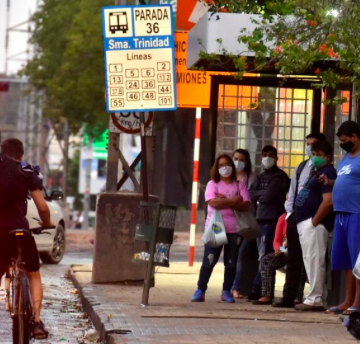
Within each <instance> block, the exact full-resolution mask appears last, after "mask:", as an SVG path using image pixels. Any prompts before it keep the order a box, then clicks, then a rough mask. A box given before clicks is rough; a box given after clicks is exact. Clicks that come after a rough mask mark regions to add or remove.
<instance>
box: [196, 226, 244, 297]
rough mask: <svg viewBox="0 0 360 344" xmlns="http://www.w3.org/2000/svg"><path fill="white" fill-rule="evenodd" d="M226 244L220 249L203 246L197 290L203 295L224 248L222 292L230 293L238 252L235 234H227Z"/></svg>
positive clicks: (237, 236)
mask: <svg viewBox="0 0 360 344" xmlns="http://www.w3.org/2000/svg"><path fill="white" fill-rule="evenodd" d="M226 235H227V238H228V243H227V244H226V245H224V246H220V247H209V246H207V245H205V250H204V258H203V262H202V265H201V269H200V275H199V281H198V288H199V289H200V290H201V291H202V292H204V293H205V291H206V289H207V285H208V283H209V280H210V277H211V274H212V272H213V269H214V267H215V265H216V263H217V262H218V260H219V257H220V254H221V251H222V249H223V247H224V265H225V273H224V284H223V290H224V291H230V289H231V286H232V284H233V281H234V277H235V272H236V262H237V257H238V252H239V245H240V237H239V235H238V234H236V233H227V234H226Z"/></svg>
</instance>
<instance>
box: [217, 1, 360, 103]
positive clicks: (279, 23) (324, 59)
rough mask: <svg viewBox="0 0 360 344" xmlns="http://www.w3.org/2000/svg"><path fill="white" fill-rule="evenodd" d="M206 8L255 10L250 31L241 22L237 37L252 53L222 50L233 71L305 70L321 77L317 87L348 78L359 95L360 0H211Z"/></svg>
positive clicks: (290, 72)
mask: <svg viewBox="0 0 360 344" xmlns="http://www.w3.org/2000/svg"><path fill="white" fill-rule="evenodd" d="M211 10H212V11H221V12H246V13H257V14H260V20H257V21H256V23H257V24H258V28H257V29H255V30H254V31H253V32H252V33H251V34H249V33H247V32H246V28H244V30H243V31H242V32H241V34H240V35H239V37H238V40H239V42H241V43H244V44H246V45H247V47H248V49H249V50H250V51H253V52H254V53H255V58H254V59H251V58H249V57H246V56H235V55H233V54H230V53H227V52H226V51H224V54H225V55H226V56H227V58H228V59H230V60H231V61H232V62H233V64H234V66H235V68H236V69H237V70H238V74H239V77H241V76H242V75H243V74H244V73H245V72H246V71H251V72H259V71H264V70H268V71H269V70H270V71H272V72H274V71H276V72H277V73H280V74H283V75H292V74H304V73H306V74H309V73H311V74H315V75H316V76H317V77H318V78H319V79H321V80H322V82H321V83H320V84H319V85H318V87H331V88H336V85H337V84H339V83H341V82H350V83H354V84H355V85H356V88H357V90H356V95H357V96H359V95H360V35H359V34H358V33H359V32H360V1H352V0H281V1H275V0H272V1H260V0H258V1H256V0H253V1H242V0H215V1H214V2H213V4H212V6H211ZM254 21H255V20H254ZM219 43H220V44H221V41H219ZM213 60H216V58H215V57H213ZM213 62H215V63H216V61H213ZM217 62H219V60H218V61H217ZM334 100H335V101H339V102H343V101H345V100H344V99H334Z"/></svg>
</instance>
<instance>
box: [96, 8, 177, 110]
mask: <svg viewBox="0 0 360 344" xmlns="http://www.w3.org/2000/svg"><path fill="white" fill-rule="evenodd" d="M172 20H173V19H172V8H171V5H156V6H109V7H103V8H102V25H103V37H104V54H105V84H106V109H107V111H108V112H127V111H137V112H145V111H161V110H163V111H166V110H175V109H176V83H175V71H174V68H175V65H174V34H173V24H172Z"/></svg>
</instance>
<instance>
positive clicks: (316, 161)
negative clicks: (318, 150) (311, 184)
mask: <svg viewBox="0 0 360 344" xmlns="http://www.w3.org/2000/svg"><path fill="white" fill-rule="evenodd" d="M311 160H312V163H313V165H314V167H315V168H316V169H318V168H321V167H323V166H324V165H325V164H326V158H325V157H322V156H313V157H312V158H311Z"/></svg>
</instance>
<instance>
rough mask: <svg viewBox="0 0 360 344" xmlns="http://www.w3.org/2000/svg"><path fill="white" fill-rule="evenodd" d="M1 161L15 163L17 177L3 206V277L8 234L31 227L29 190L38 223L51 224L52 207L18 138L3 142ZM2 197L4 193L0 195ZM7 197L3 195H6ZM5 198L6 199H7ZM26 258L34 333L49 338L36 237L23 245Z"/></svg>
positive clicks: (0, 222) (0, 255)
mask: <svg viewBox="0 0 360 344" xmlns="http://www.w3.org/2000/svg"><path fill="white" fill-rule="evenodd" d="M1 156H2V157H3V158H2V159H1V160H2V163H4V164H5V163H11V164H14V165H13V166H14V173H13V174H12V175H11V176H10V177H11V178H14V180H12V185H15V189H16V190H14V194H16V195H17V196H16V197H12V198H11V199H9V200H8V202H4V200H3V199H2V200H1V207H0V277H1V276H3V274H4V273H5V271H6V270H7V268H8V266H9V265H10V262H11V255H12V254H13V247H12V245H11V242H10V241H9V236H8V235H9V233H10V231H12V230H14V229H29V223H28V221H27V219H26V212H27V195H28V193H29V192H30V195H31V197H32V199H33V200H34V203H35V205H36V208H37V210H38V212H39V216H40V219H41V221H40V222H39V224H40V225H41V226H43V227H44V228H49V227H51V226H52V221H51V219H50V211H49V207H48V205H47V203H46V201H45V199H44V197H43V194H42V192H41V190H42V188H43V186H42V181H41V179H40V178H39V177H38V176H37V174H36V173H35V172H34V171H33V170H31V169H29V168H28V169H26V170H24V169H23V168H22V166H21V160H22V158H23V156H24V147H23V144H22V142H21V141H20V140H18V139H7V140H5V141H4V142H3V143H2V144H1ZM0 197H1V196H0ZM3 197H4V196H3ZM5 201H6V200H5ZM22 253H23V260H24V262H25V269H26V271H27V272H28V277H29V281H30V289H31V296H32V302H33V309H34V324H33V326H32V332H33V335H34V338H35V339H46V338H47V336H48V332H47V331H46V330H45V327H44V324H43V323H42V322H41V321H40V309H41V302H42V295H43V289H42V284H41V276H40V271H39V269H40V266H39V253H38V250H37V247H36V244H35V240H34V238H33V237H31V238H29V240H28V242H27V243H26V246H25V245H24V247H23V251H22Z"/></svg>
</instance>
